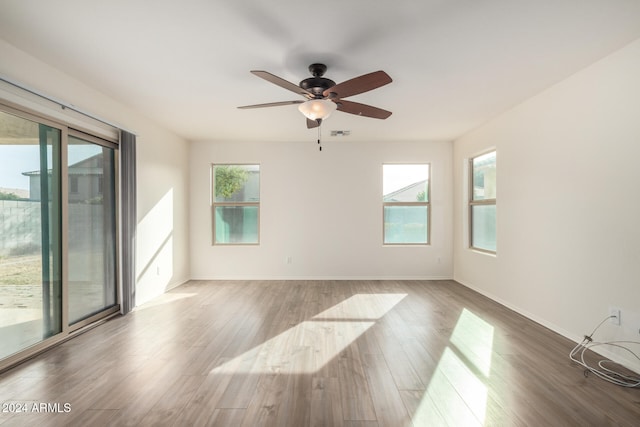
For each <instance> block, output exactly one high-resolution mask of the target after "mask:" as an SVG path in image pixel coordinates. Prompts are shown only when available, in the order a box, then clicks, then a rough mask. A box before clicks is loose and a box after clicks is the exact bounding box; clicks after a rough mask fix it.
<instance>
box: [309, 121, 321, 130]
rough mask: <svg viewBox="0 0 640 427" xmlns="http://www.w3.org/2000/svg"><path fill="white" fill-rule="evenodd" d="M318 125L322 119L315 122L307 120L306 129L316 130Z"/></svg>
mask: <svg viewBox="0 0 640 427" xmlns="http://www.w3.org/2000/svg"><path fill="white" fill-rule="evenodd" d="M320 123H322V119H317V120H311V119H307V129H313V128H317V127H318V126H320Z"/></svg>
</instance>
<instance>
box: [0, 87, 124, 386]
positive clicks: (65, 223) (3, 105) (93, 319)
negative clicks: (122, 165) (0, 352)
mask: <svg viewBox="0 0 640 427" xmlns="http://www.w3.org/2000/svg"><path fill="white" fill-rule="evenodd" d="M0 111H1V112H5V113H8V114H12V115H15V116H18V117H21V118H24V119H27V120H31V121H34V122H37V123H41V124H44V125H47V126H50V127H53V128H56V129H59V130H60V215H61V217H60V223H61V228H60V240H61V245H60V246H61V254H60V255H61V263H62V264H61V278H60V280H61V292H62V304H61V309H62V313H61V322H62V328H61V331H60V332H59V333H56V334H55V335H52V336H51V337H48V338H45V339H43V340H42V341H40V342H38V343H36V344H34V345H31V346H29V347H26V348H25V349H23V350H20V351H18V352H17V353H14V354H12V355H10V356H8V357H6V358H4V359H2V360H0V373H2V372H4V371H6V370H7V369H10V368H11V367H13V366H15V365H17V364H19V363H21V362H23V361H25V360H28V359H30V358H32V357H34V356H36V355H38V354H40V353H42V352H43V351H45V350H47V349H49V348H50V347H52V346H54V345H56V344H60V343H61V342H64V341H66V340H68V339H70V338H72V337H73V336H75V335H77V334H79V333H82V332H84V331H85V330H88V329H90V328H92V327H95V326H97V325H99V324H101V323H102V322H104V321H106V320H107V319H109V318H110V317H113V316H116V315H118V314H119V313H120V310H121V305H122V294H121V286H120V283H121V274H120V254H121V247H120V179H119V176H120V175H119V162H120V156H119V144H118V141H117V140H116V139H113V140H109V139H107V138H106V137H103V136H96V134H95V133H94V132H91V131H89V130H85V129H81V128H80V127H79V126H76V125H71V124H68V123H65V122H63V121H61V120H57V119H53V118H51V117H49V116H47V115H46V114H41V113H39V112H35V111H32V110H30V109H28V108H25V107H23V106H21V105H18V104H15V103H13V102H10V101H7V100H4V99H0ZM70 135H72V136H76V137H80V138H82V139H85V140H87V141H90V142H92V143H96V144H98V145H101V146H104V147H109V148H113V149H114V163H115V168H114V179H115V200H114V202H115V206H114V209H115V230H116V233H115V242H114V243H115V245H116V253H115V259H114V263H115V271H114V275H115V278H116V284H115V288H116V304H115V305H114V306H112V307H109V308H106V309H104V310H102V311H100V312H98V313H96V314H94V315H92V316H90V317H87V318H85V319H83V320H80V321H78V322H76V323H74V324H73V325H69V241H68V239H69V237H68V230H69V210H68V205H69V178H68V168H69V164H68V161H69V159H68V141H69V136H70Z"/></svg>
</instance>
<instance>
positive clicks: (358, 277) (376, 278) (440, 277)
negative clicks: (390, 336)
mask: <svg viewBox="0 0 640 427" xmlns="http://www.w3.org/2000/svg"><path fill="white" fill-rule="evenodd" d="M190 280H230V281H233V280H308V281H313V280H453V278H452V277H451V276H401V277H399V276H389V277H384V276H213V277H212V276H206V277H204V276H195V277H192V278H191V279H190Z"/></svg>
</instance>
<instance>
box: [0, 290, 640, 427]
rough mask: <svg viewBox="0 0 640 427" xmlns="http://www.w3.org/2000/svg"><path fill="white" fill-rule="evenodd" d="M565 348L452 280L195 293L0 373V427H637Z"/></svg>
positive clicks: (171, 296)
mask: <svg viewBox="0 0 640 427" xmlns="http://www.w3.org/2000/svg"><path fill="white" fill-rule="evenodd" d="M592 327H593V325H585V332H589V331H590V329H591V328H592ZM573 346H574V344H573V343H572V342H570V341H568V340H566V339H564V338H562V337H561V336H559V335H557V334H555V333H553V332H551V331H549V330H547V329H545V328H543V327H541V326H539V325H537V324H535V323H533V322H531V321H529V320H527V319H525V318H523V317H522V316H519V315H517V314H515V313H514V312H512V311H510V310H508V309H506V308H504V307H502V306H500V305H498V304H496V303H494V302H492V301H490V300H488V299H487V298H484V297H482V296H481V295H479V294H477V293H475V292H473V291H471V290H469V289H467V288H465V287H463V286H461V285H459V284H457V283H455V282H452V281H288V282H284V281H252V282H240V281H238V282H223V281H212V282H204V281H194V282H189V283H187V284H185V285H183V286H180V287H179V288H176V289H174V290H173V291H171V292H169V293H167V294H166V295H164V296H162V297H160V298H159V299H157V300H155V301H153V302H152V303H150V304H146V305H144V306H141V307H139V308H137V309H136V310H135V311H134V312H132V313H131V314H129V315H128V316H125V317H119V318H116V319H113V320H110V321H108V322H106V323H105V324H104V325H101V326H99V327H97V328H95V329H92V330H90V331H88V332H87V333H85V334H83V335H81V336H78V337H77V338H75V339H72V340H70V341H67V342H66V343H64V344H62V345H60V346H58V347H56V348H54V349H52V350H50V351H48V352H46V353H44V354H42V355H40V356H39V357H37V358H35V359H33V360H31V361H28V362H26V363H24V364H22V365H20V366H18V367H16V368H14V369H13V370H10V371H7V372H5V373H4V374H2V375H1V376H0V402H1V403H2V405H3V407H2V408H1V409H2V410H4V411H8V410H11V411H13V412H8V413H7V412H2V413H0V425H1V426H2V427H5V426H23V425H39V426H45V425H56V426H72V425H77V426H92V427H93V426H101V425H110V426H120V425H123V426H124V425H134V426H165V425H166V426H171V425H177V426H194V425H208V426H252V427H253V426H292V427H305V426H344V427H374V426H377V427H382V426H392V427H402V426H411V425H413V426H464V427H466V426H474V425H478V426H480V425H485V426H607V425H622V426H625V425H629V426H632V425H635V426H637V425H640V390H638V389H624V388H621V387H617V386H613V385H610V384H608V383H605V382H603V381H602V380H600V379H597V378H595V377H593V376H589V377H585V375H584V374H583V370H582V369H581V368H580V367H578V366H576V365H574V364H572V363H571V362H570V361H569V359H568V353H569V351H570V350H571V348H573ZM43 404H44V406H43ZM65 405H66V406H65ZM18 407H20V408H21V409H26V410H27V413H16V412H15V411H17V410H18V409H19V408H18ZM38 410H39V411H42V412H38Z"/></svg>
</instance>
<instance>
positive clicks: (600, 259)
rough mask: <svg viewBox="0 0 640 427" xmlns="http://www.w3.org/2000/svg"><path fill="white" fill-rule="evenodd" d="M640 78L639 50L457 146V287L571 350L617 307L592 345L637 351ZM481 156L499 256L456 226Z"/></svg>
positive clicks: (587, 72) (638, 45) (611, 59)
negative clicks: (489, 178) (480, 249)
mask: <svg viewBox="0 0 640 427" xmlns="http://www.w3.org/2000/svg"><path fill="white" fill-rule="evenodd" d="M639 76H640V40H638V41H635V42H634V43H632V44H630V45H628V46H627V47H625V48H624V49H622V50H620V51H618V52H616V53H614V54H612V55H610V56H608V57H606V58H604V59H602V60H601V61H599V62H597V63H595V64H593V65H592V66H590V67H588V68H586V69H584V70H582V71H581V72H579V73H577V74H575V75H573V76H572V77H570V78H568V79H567V80H565V81H563V82H561V83H559V84H557V85H555V86H553V87H551V88H550V89H548V90H546V91H545V92H543V93H541V94H540V95H538V96H536V97H534V98H532V99H530V100H528V101H526V102H524V103H523V104H521V105H518V106H516V107H515V108H513V109H512V110H510V111H508V112H507V113H505V114H503V115H502V116H500V117H498V118H496V119H495V120H492V121H491V122H489V123H487V124H486V125H484V126H482V127H481V128H479V129H477V130H475V131H474V132H471V133H470V134H468V135H466V136H464V137H463V138H461V139H459V140H457V141H455V144H454V156H453V159H454V160H453V162H454V171H455V172H454V177H455V178H454V191H455V196H454V197H455V199H454V200H455V208H454V210H455V217H454V220H455V222H454V224H455V225H454V266H455V269H454V277H455V280H457V281H459V282H461V283H463V284H465V285H467V286H469V287H471V288H474V289H476V290H478V291H480V292H482V293H484V294H486V295H488V296H490V297H492V298H494V299H496V300H498V301H500V302H503V303H504V304H506V305H507V306H510V307H512V308H514V309H516V310H517V311H519V312H521V313H523V314H525V315H527V316H529V317H531V318H533V319H535V320H537V321H539V322H540V323H542V324H544V325H546V326H548V327H550V328H551V329H554V330H555V331H557V332H559V333H561V334H563V335H565V336H567V337H570V338H572V339H574V340H579V339H581V338H582V336H583V335H585V334H589V333H590V332H591V331H592V329H593V328H594V327H595V326H596V325H597V324H598V323H599V322H600V321H601V320H602V319H604V318H605V317H606V316H607V315H608V314H609V306H611V305H614V306H617V307H620V308H621V309H622V316H621V317H622V326H621V327H614V326H613V325H610V324H609V323H607V324H605V325H604V326H603V328H602V329H601V330H600V331H599V332H598V334H597V335H596V336H595V337H594V338H596V339H598V340H607V341H608V340H613V339H630V340H635V341H640V335H639V334H638V330H639V328H640V246H639V245H638V244H639V242H640V199H639V198H638V191H639V188H640V187H639V185H640V167H639V166H638V162H639V161H640V116H639V113H640V78H639ZM490 147H495V148H497V153H498V160H497V162H498V177H497V179H498V199H497V200H498V220H497V227H498V254H497V256H496V257H492V256H487V255H484V254H480V253H476V252H473V251H471V250H469V249H468V248H467V246H466V242H465V236H466V231H465V230H466V228H465V226H464V224H465V212H466V204H465V202H464V200H465V198H466V193H465V190H464V189H465V185H466V180H465V171H464V165H465V159H466V158H468V157H472V156H474V155H476V154H477V153H479V152H482V151H485V150H486V149H487V148H490ZM568 350H569V349H568ZM636 350H639V349H638V348H636ZM620 357H622V356H618V358H620ZM626 362H627V364H629V365H633V367H634V368H636V369H639V368H640V365H638V363H637V361H635V362H634V361H631V360H630V359H626Z"/></svg>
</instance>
